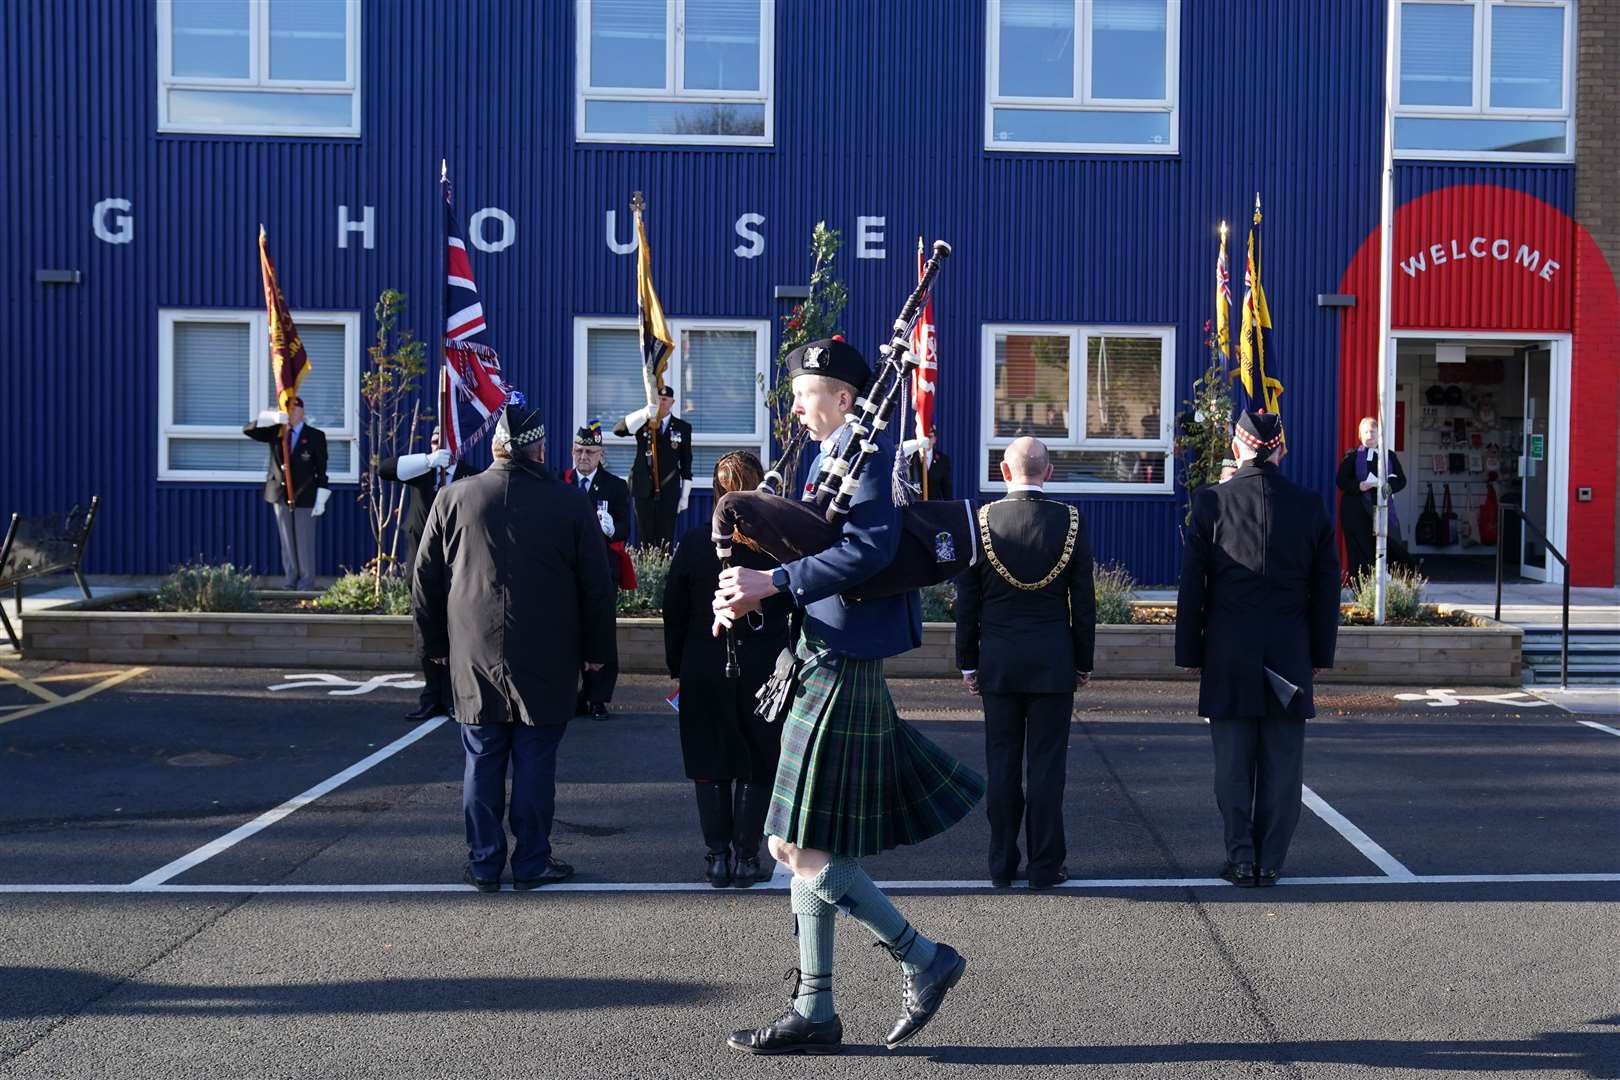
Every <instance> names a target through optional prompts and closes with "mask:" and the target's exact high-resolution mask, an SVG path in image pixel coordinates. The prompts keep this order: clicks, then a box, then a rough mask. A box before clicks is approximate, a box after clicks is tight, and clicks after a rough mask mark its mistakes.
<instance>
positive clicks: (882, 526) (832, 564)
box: [782, 424, 922, 659]
mask: <svg viewBox="0 0 1620 1080" xmlns="http://www.w3.org/2000/svg"><path fill="white" fill-rule="evenodd" d="M848 437H849V426H848V425H847V424H846V425H845V426H844V427H843V428H840V429H839V431H838V433H837V434H836V435H835V436H834V437H833V439H832V440H830V442H831V443H832V445H833V446H835V447H836V446H842V445H843V443H844V441H845V440H846V439H847V438H848ZM877 443H878V452H877V453H876V454H874V455H872V457H871V458H870V459H869V460H868V461H867V464H866V469H865V471H864V472H862V473H861V478H860V485H859V487H857V489H856V491H855V497H854V499H853V500H852V501H851V503H850V511H849V515H848V516H847V517H845V518H844V526H843V535H842V536H841V537H840V538H839V541H838V543H836V544H834V545H833V546H832V547H830V548H828V549H827V550H826V551H823V552H819V553H817V554H815V555H808V556H806V557H805V558H802V559H798V560H796V561H794V562H790V563H784V564H783V567H782V568H783V569H784V570H786V571H787V578H788V591H789V593H790V594H791V596H792V598H793V602H794V603H795V604H797V605H799V606H800V607H802V608H804V611H805V618H804V630H805V633H806V635H808V636H809V637H811V638H814V639H818V640H820V641H822V642H824V643H825V644H826V646H827V648H828V649H829V650H830V651H831V652H835V653H841V654H843V655H845V656H853V657H856V658H858V659H876V658H879V657H885V656H898V655H899V654H900V653H903V652H907V651H909V650H911V649H915V648H916V647H917V646H919V645H921V644H922V602H921V601H920V600H919V599H918V597H917V594H916V593H915V592H909V593H902V594H899V595H896V596H884V597H879V598H876V599H871V600H849V599H846V598H845V597H843V596H842V595H841V594H842V593H843V591H844V590H846V589H852V588H854V587H855V586H856V585H859V584H860V583H861V582H863V581H865V580H867V579H868V578H871V577H875V576H876V575H877V574H879V573H881V572H882V571H884V570H886V569H887V568H888V566H889V564H890V563H892V562H894V556H895V552H896V551H898V550H899V547H900V530H901V527H902V526H901V523H900V511H899V510H897V509H896V508H895V505H894V498H893V496H892V494H891V491H890V482H891V476H890V474H891V472H892V471H893V469H894V444H893V443H892V442H891V441H890V440H889V439H888V438H887V437H886V436H884V435H879V436H878V437H877ZM820 460H821V458H820V456H819V455H818V456H817V458H816V461H815V462H812V463H811V466H810V473H809V475H810V476H811V477H814V476H815V474H816V470H817V469H818V468H819V465H818V464H817V463H819V461H820Z"/></svg>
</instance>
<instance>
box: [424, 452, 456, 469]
mask: <svg viewBox="0 0 1620 1080" xmlns="http://www.w3.org/2000/svg"><path fill="white" fill-rule="evenodd" d="M427 459H428V467H429V468H433V469H448V468H449V467H450V465H451V463H453V462H454V461H455V458H453V457H451V456H450V451H448V450H435V451H433V453H431V454H429V455H428V456H427Z"/></svg>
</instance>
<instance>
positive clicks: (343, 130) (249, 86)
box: [156, 0, 361, 138]
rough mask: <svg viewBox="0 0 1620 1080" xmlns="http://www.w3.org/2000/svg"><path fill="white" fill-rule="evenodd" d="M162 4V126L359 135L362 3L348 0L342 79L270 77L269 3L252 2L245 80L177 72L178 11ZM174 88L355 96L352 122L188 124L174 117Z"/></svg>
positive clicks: (210, 131)
mask: <svg viewBox="0 0 1620 1080" xmlns="http://www.w3.org/2000/svg"><path fill="white" fill-rule="evenodd" d="M156 3H157V36H158V40H157V73H158V79H157V82H158V86H157V93H158V106H157V108H158V113H157V115H158V130H159V131H162V132H181V133H189V134H201V135H326V136H333V137H337V138H358V137H359V135H360V115H361V114H360V3H359V0H346V3H345V8H346V12H347V15H348V23H347V27H346V32H345V40H346V43H347V45H348V65H347V77H346V78H344V79H341V80H337V81H329V82H323V81H318V80H309V79H300V80H296V81H295V80H290V79H272V78H270V2H269V0H251V4H250V6H249V11H250V13H251V17H250V19H249V21H248V41H249V47H248V76H247V78H245V79H226V78H199V77H195V76H180V75H175V74H174V9H173V5H172V2H171V0H156ZM170 90H226V91H236V92H242V93H251V92H253V91H263V92H266V93H277V94H330V93H333V92H347V93H348V94H349V95H350V104H349V107H350V114H349V115H350V122H349V124H348V125H347V126H345V127H318V126H315V127H312V126H309V125H274V126H270V125H254V124H250V125H230V124H227V125H222V126H214V125H207V124H188V123H183V122H180V121H175V120H171V119H169V91H170Z"/></svg>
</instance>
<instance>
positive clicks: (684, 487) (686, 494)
mask: <svg viewBox="0 0 1620 1080" xmlns="http://www.w3.org/2000/svg"><path fill="white" fill-rule="evenodd" d="M691 501H692V481H690V480H682V481H681V501H680V505H678V506H676V507H675V512H676V513H677V514H684V513H686V504H687V503H689V502H691Z"/></svg>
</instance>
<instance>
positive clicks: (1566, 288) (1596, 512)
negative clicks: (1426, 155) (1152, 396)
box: [1339, 184, 1620, 586]
mask: <svg viewBox="0 0 1620 1080" xmlns="http://www.w3.org/2000/svg"><path fill="white" fill-rule="evenodd" d="M1504 241H1505V242H1506V250H1507V256H1506V257H1505V258H1503V257H1501V255H1502V252H1503V244H1502V242H1504ZM1521 248H1522V250H1521ZM1378 256H1379V235H1378V232H1377V230H1374V231H1373V232H1372V233H1371V234H1370V235H1369V236H1368V237H1367V238H1366V240H1364V241H1363V242H1362V244H1361V247H1360V248H1359V249H1358V250H1357V251H1356V255H1355V257H1354V258H1353V259H1352V260H1351V261H1350V265H1349V267H1348V268H1347V269H1346V270H1345V272H1344V276H1343V278H1342V279H1341V281H1340V286H1339V288H1340V291H1341V292H1346V293H1350V294H1353V295H1354V296H1355V297H1356V298H1357V304H1356V306H1355V307H1353V308H1346V309H1344V311H1343V313H1342V314H1341V316H1340V321H1339V445H1341V446H1351V445H1353V444H1354V443H1355V441H1356V424H1357V421H1358V420H1359V419H1360V418H1361V417H1362V416H1366V415H1376V414H1377V412H1378V408H1377V401H1378ZM1395 257H1396V266H1395V268H1394V279H1393V289H1392V302H1393V306H1394V311H1393V313H1392V316H1393V317H1392V319H1391V322H1392V323H1393V325H1394V327H1395V328H1396V329H1401V330H1405V329H1421V330H1434V331H1436V332H1437V333H1439V334H1441V335H1443V334H1444V333H1445V331H1447V330H1493V331H1508V332H1519V331H1523V332H1524V333H1526V334H1527V335H1532V334H1535V333H1538V332H1539V333H1555V334H1569V335H1570V338H1571V353H1572V355H1571V358H1570V363H1571V369H1572V371H1571V386H1570V432H1569V439H1568V445H1569V447H1570V459H1571V460H1570V467H1569V483H1570V490H1569V492H1568V493H1567V497H1566V505H1567V507H1568V513H1569V518H1568V530H1567V536H1568V545H1569V550H1568V552H1567V555H1568V556H1569V561H1570V567H1571V574H1570V583H1571V584H1572V585H1596V586H1610V585H1613V584H1614V554H1615V497H1616V475H1615V452H1616V445H1617V443H1616V439H1617V430H1616V429H1617V422H1616V421H1617V417H1620V289H1617V288H1616V285H1615V276H1614V272H1613V270H1612V269H1611V268H1610V267H1609V264H1608V260H1606V259H1605V258H1604V257H1603V252H1602V251H1601V250H1599V248H1598V245H1597V242H1596V241H1595V240H1593V239H1592V235H1591V234H1590V233H1589V232H1587V231H1586V229H1585V228H1584V227H1583V226H1582V225H1581V224H1580V223H1579V222H1578V221H1576V220H1575V219H1574V218H1572V217H1570V216H1569V215H1567V214H1565V213H1563V212H1562V211H1560V210H1558V209H1557V208H1556V207H1554V206H1551V205H1549V204H1548V203H1545V202H1543V201H1542V200H1540V199H1537V198H1535V197H1534V196H1530V195H1526V194H1524V193H1523V192H1519V191H1514V190H1512V189H1510V188H1504V187H1500V186H1498V185H1494V184H1459V185H1456V186H1453V187H1448V188H1442V189H1440V190H1439V191H1434V192H1430V193H1429V194H1427V195H1422V196H1419V197H1418V198H1416V199H1413V200H1411V201H1410V202H1408V203H1406V204H1404V205H1402V206H1401V207H1399V208H1398V209H1397V210H1396V211H1395ZM1549 267H1551V268H1550V269H1549ZM1577 487H1590V488H1591V489H1592V501H1591V502H1576V501H1575V490H1574V489H1575V488H1577Z"/></svg>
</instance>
